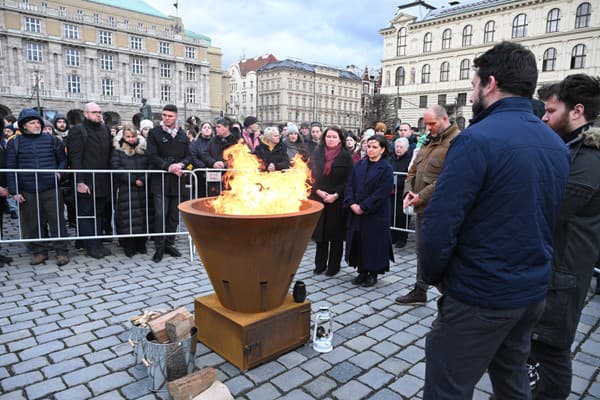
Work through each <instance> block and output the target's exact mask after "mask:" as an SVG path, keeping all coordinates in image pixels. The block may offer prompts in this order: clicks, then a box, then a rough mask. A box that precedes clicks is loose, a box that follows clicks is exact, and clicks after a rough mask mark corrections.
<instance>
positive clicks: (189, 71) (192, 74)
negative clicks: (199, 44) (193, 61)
mask: <svg viewBox="0 0 600 400" xmlns="http://www.w3.org/2000/svg"><path fill="white" fill-rule="evenodd" d="M185 76H186V79H187V80H188V81H195V80H196V67H192V66H189V65H188V66H187V67H185Z"/></svg>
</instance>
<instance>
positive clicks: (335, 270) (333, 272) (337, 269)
mask: <svg viewBox="0 0 600 400" xmlns="http://www.w3.org/2000/svg"><path fill="white" fill-rule="evenodd" d="M338 272H340V267H339V266H338V267H335V268H327V272H325V275H327V276H336V275H337V273H338Z"/></svg>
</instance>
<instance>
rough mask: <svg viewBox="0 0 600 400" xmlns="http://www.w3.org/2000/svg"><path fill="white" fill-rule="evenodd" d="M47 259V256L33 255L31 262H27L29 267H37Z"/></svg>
mask: <svg viewBox="0 0 600 400" xmlns="http://www.w3.org/2000/svg"><path fill="white" fill-rule="evenodd" d="M47 259H48V254H34V255H33V256H32V257H31V261H30V262H29V264H30V265H38V264H41V263H43V262H44V261H46V260H47Z"/></svg>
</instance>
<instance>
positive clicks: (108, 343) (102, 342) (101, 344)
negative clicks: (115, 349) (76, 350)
mask: <svg viewBox="0 0 600 400" xmlns="http://www.w3.org/2000/svg"><path fill="white" fill-rule="evenodd" d="M98 337H103V336H100V335H98ZM88 344H89V345H90V346H91V347H92V349H93V350H94V351H99V350H103V349H106V348H110V347H112V346H116V345H119V344H121V341H120V340H119V339H117V337H116V336H108V337H104V338H103V339H98V340H95V341H93V342H90V343H88Z"/></svg>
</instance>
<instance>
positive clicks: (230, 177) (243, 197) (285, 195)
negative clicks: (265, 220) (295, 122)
mask: <svg viewBox="0 0 600 400" xmlns="http://www.w3.org/2000/svg"><path fill="white" fill-rule="evenodd" d="M223 158H224V159H225V160H228V165H229V169H228V170H227V172H226V173H225V175H224V178H223V180H224V187H225V188H227V190H223V191H222V192H221V194H220V195H219V196H218V197H216V198H215V199H214V200H213V201H212V204H211V205H212V207H213V208H214V211H215V212H216V213H217V214H232V215H267V214H285V213H292V212H297V211H299V210H300V206H301V205H302V201H303V200H306V199H307V198H308V196H309V194H310V189H311V185H310V181H311V174H310V169H309V168H308V165H307V164H306V162H304V161H303V160H302V157H301V156H300V155H299V154H297V155H296V156H295V157H294V159H293V160H292V167H291V168H290V169H288V170H285V171H275V172H263V171H261V164H262V162H261V161H260V160H259V159H258V158H257V157H256V156H255V155H254V154H252V153H250V152H249V151H248V148H247V147H246V146H245V145H244V144H243V143H238V144H235V145H233V146H231V147H229V148H228V149H226V150H225V151H224V152H223Z"/></svg>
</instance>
